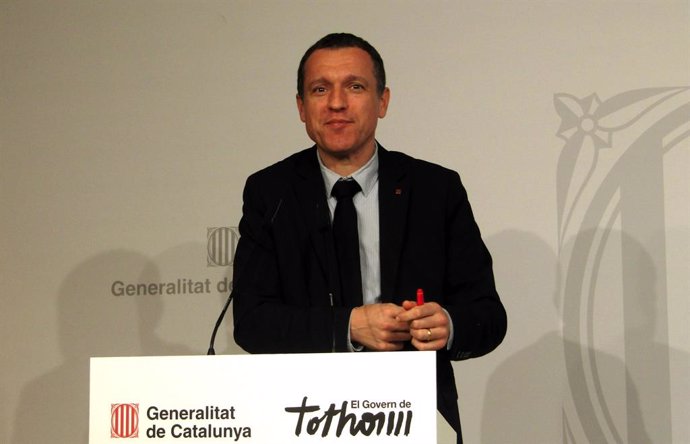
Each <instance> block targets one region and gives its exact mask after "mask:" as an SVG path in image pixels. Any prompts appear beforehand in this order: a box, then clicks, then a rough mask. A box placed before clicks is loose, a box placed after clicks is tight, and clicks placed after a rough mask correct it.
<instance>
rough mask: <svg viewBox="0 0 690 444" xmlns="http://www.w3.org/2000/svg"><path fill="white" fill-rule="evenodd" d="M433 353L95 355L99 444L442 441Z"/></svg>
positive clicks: (93, 443) (93, 438)
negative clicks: (439, 437)
mask: <svg viewBox="0 0 690 444" xmlns="http://www.w3.org/2000/svg"><path fill="white" fill-rule="evenodd" d="M435 366H436V360H435V356H434V353H433V352H391V353H328V354H281V355H225V356H220V355H218V356H183V357H131V358H92V359H91V381H90V385H91V392H90V418H89V443H90V444H105V443H110V444H114V443H118V444H126V443H129V442H131V443H139V442H147V443H148V442H156V443H190V442H194V443H221V442H222V443H229V442H240V443H252V444H291V443H376V444H379V443H408V444H422V443H435V442H436V369H435Z"/></svg>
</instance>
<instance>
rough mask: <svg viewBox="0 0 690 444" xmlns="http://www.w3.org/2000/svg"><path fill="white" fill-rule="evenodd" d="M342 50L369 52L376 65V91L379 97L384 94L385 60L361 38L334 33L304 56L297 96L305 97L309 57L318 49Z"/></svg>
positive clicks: (310, 48)
mask: <svg viewBox="0 0 690 444" xmlns="http://www.w3.org/2000/svg"><path fill="white" fill-rule="evenodd" d="M341 48H359V49H362V50H364V51H366V52H367V54H369V56H370V57H371V61H372V62H373V64H374V77H375V78H376V91H377V92H378V93H379V95H381V94H383V91H384V90H385V89H386V70H385V69H384V68H383V59H382V58H381V55H380V54H379V52H378V51H377V50H376V48H374V47H373V46H371V44H369V42H367V41H366V40H364V39H363V38H361V37H357V36H356V35H353V34H348V33H344V32H343V33H333V34H328V35H327V36H325V37H323V38H321V39H320V40H319V41H318V42H316V43H314V44H313V45H311V47H309V49H307V52H305V53H304V55H303V56H302V60H300V62H299V68H298V69H297V95H298V96H300V97H303V95H304V65H305V64H306V63H307V60H308V59H309V56H311V55H312V53H313V52H314V51H316V50H317V49H341Z"/></svg>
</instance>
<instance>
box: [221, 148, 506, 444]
mask: <svg viewBox="0 0 690 444" xmlns="http://www.w3.org/2000/svg"><path fill="white" fill-rule="evenodd" d="M378 155H379V223H380V255H381V297H382V302H392V303H395V304H401V303H402V301H403V300H415V295H416V290H417V288H423V289H424V292H425V296H426V300H427V301H436V302H438V303H439V304H440V305H441V306H443V307H444V308H445V309H446V310H447V311H448V313H449V314H450V317H451V318H452V322H453V326H454V336H453V338H452V347H451V349H450V350H442V351H438V352H437V372H438V374H437V384H438V409H439V411H440V412H441V414H442V415H443V416H444V418H446V420H447V421H448V422H449V424H450V425H451V426H452V427H453V428H454V429H455V430H456V431H457V432H458V442H460V439H461V438H460V437H461V435H460V419H459V414H458V407H457V390H456V385H455V379H454V376H453V369H452V367H451V364H450V361H451V360H461V359H468V358H473V357H477V356H481V355H484V354H486V353H488V352H490V351H491V350H493V349H494V348H495V347H496V346H497V345H498V344H499V343H500V342H501V341H502V340H503V337H504V335H505V332H506V314H505V311H504V308H503V305H502V304H501V302H500V299H499V297H498V294H497V293H496V289H495V285H494V278H493V271H492V262H491V256H490V254H489V252H488V251H487V249H486V247H485V245H484V243H483V241H482V240H481V237H480V233H479V229H478V227H477V225H476V223H475V221H474V217H473V215H472V210H471V208H470V204H469V202H468V200H467V194H466V192H465V189H464V187H463V186H462V184H461V182H460V177H459V176H458V174H457V173H456V172H454V171H451V170H448V169H446V168H443V167H441V166H438V165H435V164H431V163H428V162H424V161H421V160H417V159H414V158H412V157H410V156H407V155H405V154H402V153H397V152H391V151H387V150H385V149H384V148H383V147H379V154H378ZM316 156H317V154H316V148H315V147H312V148H309V149H306V150H304V151H301V152H298V153H296V154H294V155H292V156H290V157H288V158H287V159H285V160H283V161H281V162H278V163H277V164H275V165H272V166H270V167H268V168H266V169H264V170H262V171H259V172H257V173H255V174H253V175H252V176H250V177H249V178H248V179H247V183H246V185H245V189H244V195H243V198H244V205H243V216H242V220H241V222H240V227H239V228H240V235H241V237H240V240H239V243H238V246H237V251H236V255H235V262H234V282H233V297H234V312H233V313H234V322H235V330H234V337H235V341H236V342H237V344H238V345H240V346H241V347H242V348H243V349H244V350H246V351H248V352H250V353H290V352H302V353H308V352H329V351H347V350H348V344H347V337H348V322H349V317H350V311H351V309H352V307H346V306H344V305H343V303H342V296H341V294H340V283H339V282H338V279H339V278H338V270H337V267H336V259H335V252H334V246H333V238H332V234H331V230H330V215H329V210H328V205H327V201H326V190H325V186H324V182H323V178H322V176H321V171H320V170H319V163H318V160H317V157H316ZM408 348H411V346H410V345H408Z"/></svg>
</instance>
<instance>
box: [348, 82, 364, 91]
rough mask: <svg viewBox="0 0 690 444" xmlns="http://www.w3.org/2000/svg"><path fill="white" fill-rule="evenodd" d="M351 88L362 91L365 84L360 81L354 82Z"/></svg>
mask: <svg viewBox="0 0 690 444" xmlns="http://www.w3.org/2000/svg"><path fill="white" fill-rule="evenodd" d="M350 88H352V89H354V90H355V91H361V90H363V89H364V86H363V85H360V84H359V83H354V84H352V86H350Z"/></svg>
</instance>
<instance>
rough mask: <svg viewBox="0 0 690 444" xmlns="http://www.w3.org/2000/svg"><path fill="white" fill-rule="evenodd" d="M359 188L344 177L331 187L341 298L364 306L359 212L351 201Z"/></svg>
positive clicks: (350, 304)
mask: <svg viewBox="0 0 690 444" xmlns="http://www.w3.org/2000/svg"><path fill="white" fill-rule="evenodd" d="M360 191H362V188H361V187H360V186H359V184H358V183H357V182H356V181H355V180H353V179H341V180H339V181H338V182H336V183H335V185H334V186H333V189H332V190H331V195H332V196H333V197H335V198H336V199H338V204H337V205H336V206H335V214H334V215H333V239H334V241H335V251H336V255H337V257H338V266H339V270H340V285H341V289H342V298H343V302H344V303H345V305H346V306H348V307H359V306H360V305H362V274H361V271H360V268H359V235H358V234H357V212H356V211H355V205H354V204H353V203H352V197H353V196H354V195H355V194H357V193H359V192H360Z"/></svg>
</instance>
